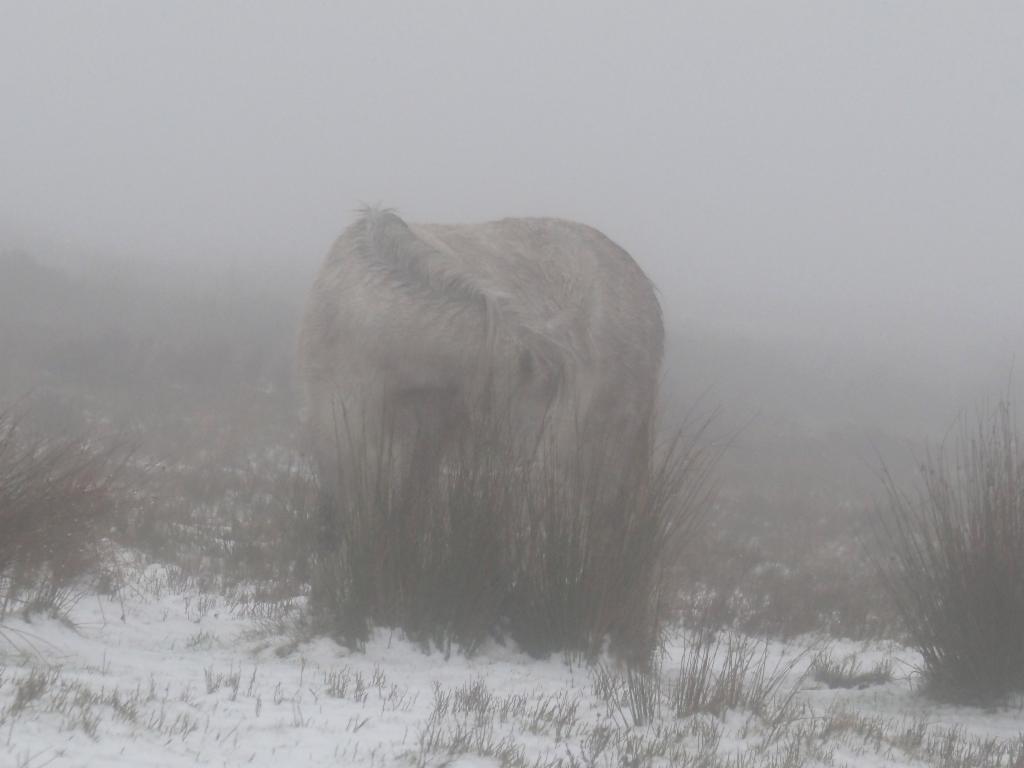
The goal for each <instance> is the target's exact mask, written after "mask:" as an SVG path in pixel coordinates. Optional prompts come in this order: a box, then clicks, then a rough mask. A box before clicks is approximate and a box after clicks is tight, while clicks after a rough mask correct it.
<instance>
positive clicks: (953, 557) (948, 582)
mask: <svg viewBox="0 0 1024 768" xmlns="http://www.w3.org/2000/svg"><path fill="white" fill-rule="evenodd" d="M888 490H889V493H888V498H889V504H888V507H887V514H884V515H881V516H880V518H879V527H878V532H879V533H880V534H881V535H882V536H883V537H884V539H885V543H886V544H887V545H888V547H889V549H888V552H887V554H886V556H884V557H882V558H881V559H880V560H879V562H880V567H881V570H882V573H883V575H884V577H885V582H886V584H887V586H888V588H889V592H890V594H891V595H892V597H893V599H894V602H895V604H896V606H897V608H898V610H899V613H900V615H901V617H902V619H903V621H904V623H905V625H906V627H907V631H908V633H909V636H910V640H911V642H912V644H913V645H914V647H916V648H917V650H918V651H920V653H921V656H922V658H923V662H924V670H923V671H924V674H925V681H926V684H927V689H928V690H929V692H931V693H932V694H933V695H935V696H937V697H940V698H944V699H949V700H958V701H971V702H978V703H984V702H994V701H998V700H999V699H1001V698H1002V697H1004V696H1005V695H1006V694H1008V693H1010V692H1011V691H1021V690H1024V454H1022V452H1021V446H1020V435H1019V431H1018V429H1017V425H1016V420H1015V416H1014V408H1013V407H1012V404H1011V403H1009V402H1003V403H1000V404H999V405H998V406H997V407H996V408H995V409H993V410H992V411H991V412H989V413H986V414H983V415H981V416H979V417H978V418H977V419H976V420H975V421H974V422H972V423H968V422H963V423H962V424H961V425H960V428H959V431H958V432H956V433H955V438H954V439H953V440H952V442H951V443H950V444H948V445H945V446H943V447H942V448H940V450H939V451H937V452H936V453H933V454H931V455H929V457H928V458H927V460H926V461H925V463H924V466H923V467H922V473H921V485H920V488H919V490H918V492H917V494H916V495H908V494H906V493H903V492H901V491H899V490H897V489H896V488H895V484H894V483H892V482H891V481H889V482H888Z"/></svg>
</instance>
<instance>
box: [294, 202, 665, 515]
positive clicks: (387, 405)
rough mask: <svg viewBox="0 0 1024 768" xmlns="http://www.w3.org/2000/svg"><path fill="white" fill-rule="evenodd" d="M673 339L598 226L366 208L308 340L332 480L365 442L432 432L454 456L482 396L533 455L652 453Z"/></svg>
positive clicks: (316, 295)
mask: <svg viewBox="0 0 1024 768" xmlns="http://www.w3.org/2000/svg"><path fill="white" fill-rule="evenodd" d="M663 336H664V329H663V326H662V319H661V308H660V306H659V305H658V300H657V298H656V296H655V291H654V288H653V286H652V284H651V282H650V280H648V278H647V276H646V275H645V274H644V273H643V271H641V269H640V267H639V266H637V264H636V262H635V261H633V259H632V258H631V257H630V256H629V254H627V253H626V252H625V251H624V250H623V249H622V248H620V247H619V246H617V245H616V244H615V243H613V242H612V241H611V240H609V239H608V238H607V237H605V236H604V235H602V234H601V233H600V232H598V231H597V230H595V229H592V228H591V227H587V226H585V225H583V224H577V223H574V222H570V221H564V220H560V219H541V218H538V219H503V220H501V221H494V222H488V223H483V224H471V225H444V224H408V223H406V222H405V221H403V220H402V219H401V218H399V217H398V216H397V215H395V214H394V213H393V212H391V211H387V210H378V209H369V210H366V211H364V212H363V213H362V215H361V216H360V218H359V219H358V220H357V221H356V222H355V223H354V224H352V225H351V226H350V227H349V228H348V229H346V230H345V232H344V233H343V234H342V235H341V237H340V238H339V239H338V240H337V242H335V244H334V246H333V248H332V249H331V251H330V253H329V254H328V256H327V259H326V261H325V262H324V264H323V267H322V268H321V270H320V272H319V275H318V277H317V279H316V282H315V284H314V286H313V289H312V293H311V295H310V298H309V303H308V306H307V309H306V314H305V319H304V323H303V329H302V335H301V342H300V371H301V375H302V378H303V380H304V384H305V394H306V406H305V411H306V414H305V415H306V422H307V425H308V428H309V432H310V434H311V436H312V438H313V440H314V447H315V453H316V457H317V461H318V464H319V468H320V476H321V484H322V485H323V486H324V488H325V491H326V492H327V493H329V494H332V495H333V494H334V493H337V492H339V491H340V492H342V493H344V490H345V486H346V477H348V478H349V479H351V475H350V473H351V472H352V471H353V466H354V462H355V461H356V459H357V457H355V456H354V455H353V452H354V451H356V452H363V453H364V454H365V455H367V456H373V455H374V451H376V450H377V449H378V448H379V446H380V445H381V440H382V439H384V438H386V437H388V436H389V435H390V442H389V445H390V444H391V443H392V442H395V439H396V438H398V441H399V442H400V441H401V440H402V439H404V438H409V439H410V440H412V439H413V437H414V435H416V434H430V435H431V436H432V437H431V442H430V444H429V446H428V448H427V450H428V451H429V452H432V453H433V455H434V457H435V459H436V461H437V462H441V461H443V455H444V452H445V446H446V444H448V438H451V437H455V436H458V434H459V433H460V430H464V429H466V427H467V425H469V424H471V423H472V418H473V416H474V414H477V413H479V412H480V410H481V409H482V408H484V407H485V405H489V406H490V407H494V406H495V405H497V406H498V407H500V408H502V409H503V413H504V414H506V416H507V422H508V424H509V425H510V427H511V430H510V431H509V436H510V439H512V440H514V441H516V443H517V444H518V445H519V446H521V448H522V450H523V452H524V453H526V454H532V456H533V458H534V459H536V458H537V455H538V454H537V452H536V451H537V447H538V446H540V445H550V446H554V448H553V449H552V450H553V451H554V452H556V453H561V454H563V455H571V454H573V453H574V452H575V451H578V450H580V448H581V446H584V445H586V446H589V447H590V448H598V447H600V450H601V451H602V452H604V453H606V454H607V453H609V452H612V453H615V454H616V455H617V457H616V458H615V459H614V461H615V462H618V463H620V464H621V463H622V462H627V461H630V460H633V459H643V460H646V459H647V454H646V451H647V449H648V446H649V441H650V438H651V433H652V430H653V424H652V421H653V409H654V401H655V396H656V392H657V385H658V379H659V376H660V366H661V359H662V349H663ZM385 433H388V434H385ZM542 460H543V459H542ZM435 466H439V463H438V464H435Z"/></svg>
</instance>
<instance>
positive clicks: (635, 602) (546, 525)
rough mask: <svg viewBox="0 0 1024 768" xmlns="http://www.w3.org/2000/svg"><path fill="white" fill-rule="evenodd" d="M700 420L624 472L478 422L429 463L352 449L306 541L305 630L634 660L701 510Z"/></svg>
mask: <svg viewBox="0 0 1024 768" xmlns="http://www.w3.org/2000/svg"><path fill="white" fill-rule="evenodd" d="M705 426H706V424H705V425H704V426H699V427H697V428H695V429H691V430H689V431H682V432H681V433H680V436H679V437H677V439H676V440H675V441H673V442H672V443H671V444H670V445H668V446H667V447H666V448H665V449H664V450H663V451H661V452H659V454H658V455H659V458H658V459H657V460H655V461H654V462H652V463H644V462H636V463H635V466H632V467H629V468H628V469H627V470H625V471H624V472H623V471H622V468H621V467H611V466H608V465H607V464H606V463H604V462H602V460H601V458H600V457H596V458H595V457H594V456H593V455H589V456H588V457H587V458H586V460H584V458H583V457H582V455H572V456H568V457H565V456H558V457H551V454H550V453H549V454H548V456H549V458H550V460H549V461H545V462H539V461H534V462H523V461H521V460H520V459H519V458H518V457H517V456H516V455H515V454H514V452H513V451H512V450H511V449H510V448H509V447H508V446H509V445H511V444H512V442H513V441H511V440H507V439H505V438H506V437H507V434H508V433H507V431H506V429H505V427H504V425H502V424H500V423H498V424H495V423H491V422H489V423H485V424H478V425H475V426H474V427H473V428H471V429H467V430H465V431H464V433H463V434H462V435H461V436H460V437H459V438H458V440H457V444H456V445H454V446H453V448H452V449H451V450H450V451H449V452H448V454H447V458H446V460H445V461H444V463H443V464H442V465H441V466H440V467H436V466H435V467H433V468H432V470H431V471H423V467H422V466H420V467H417V466H416V462H415V461H407V462H405V463H404V464H403V463H402V462H400V461H399V460H398V458H397V457H398V455H399V454H400V453H401V449H402V446H399V445H398V444H397V441H395V440H394V439H393V438H391V439H387V440H384V441H383V442H382V444H380V445H379V446H378V447H377V449H376V451H374V452H373V455H366V454H367V453H369V452H370V451H368V450H366V449H365V447H364V446H353V450H351V451H350V452H349V453H352V454H355V455H357V456H358V457H359V459H358V464H359V466H358V468H357V471H356V472H354V473H353V474H354V475H355V478H354V481H353V483H352V487H351V488H349V489H348V491H349V492H348V493H347V495H346V498H347V501H346V502H345V503H343V504H335V505H332V506H329V507H327V508H326V509H325V516H326V518H327V520H326V526H325V527H326V529H327V530H329V531H333V532H334V534H332V535H331V536H329V537H328V540H329V541H330V542H331V543H330V545H329V546H320V547H316V548H314V551H316V552H317V557H316V565H315V571H314V578H313V585H312V594H311V602H312V608H313V615H314V617H315V619H316V623H317V626H318V627H319V628H320V629H322V630H324V631H327V632H330V633H332V634H334V635H336V636H338V637H339V639H342V640H343V641H345V642H347V643H349V644H354V645H359V644H360V643H361V642H363V641H364V640H365V639H366V637H367V636H368V632H369V628H370V627H371V626H372V625H382V626H390V627H397V628H400V629H402V630H403V631H404V632H405V633H406V634H407V635H408V636H409V637H410V638H412V639H414V640H416V641H419V642H422V643H424V644H434V645H436V646H439V647H441V648H444V649H446V650H450V649H451V647H452V645H453V644H454V645H458V646H461V648H462V649H463V650H464V651H466V652H472V651H473V650H474V649H476V648H477V647H478V646H479V645H480V643H482V642H483V641H484V640H486V639H488V638H489V637H494V638H498V639H501V638H506V637H507V638H511V639H512V640H514V641H515V642H516V643H517V644H518V645H519V646H520V647H521V648H522V649H523V650H525V651H527V652H529V653H531V654H533V655H536V656H545V655H547V654H550V653H553V652H557V651H565V652H568V653H570V654H580V655H582V656H584V657H587V658H593V657H595V656H596V655H598V654H600V653H601V652H602V651H603V650H604V649H605V647H606V644H607V645H609V647H610V648H611V649H612V650H613V651H614V652H616V653H617V654H619V655H620V656H622V657H624V658H627V659H628V660H631V661H636V662H638V663H646V661H647V660H649V658H650V655H651V653H652V651H653V650H654V648H655V647H656V645H657V644H658V642H659V640H660V632H661V630H662V622H663V620H664V618H665V610H666V598H667V597H668V590H667V589H666V569H667V566H668V565H670V564H671V563H672V562H673V560H674V559H675V558H676V556H677V555H678V552H679V551H680V547H681V546H682V545H684V544H685V543H686V541H687V540H688V539H689V538H691V535H692V533H693V532H694V530H695V526H696V525H697V524H698V523H699V522H700V521H701V519H702V516H703V515H704V513H705V512H706V511H707V509H708V504H707V503H706V502H707V494H708V492H709V485H708V482H707V481H708V476H709V470H710V468H711V465H712V462H713V459H714V451H713V450H712V449H711V448H710V447H709V446H708V445H707V444H705V442H704V440H703V437H704V434H705V431H706V430H705V428H704V427H705ZM420 439H422V440H426V441H427V443H428V444H431V441H430V436H421V437H420ZM358 448H363V450H356V449H358ZM649 448H650V447H649V446H638V450H641V451H644V450H648V449H649ZM577 453H578V454H582V451H577ZM414 455H415V454H414ZM641 455H642V454H641Z"/></svg>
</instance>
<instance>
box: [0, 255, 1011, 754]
mask: <svg viewBox="0 0 1024 768" xmlns="http://www.w3.org/2000/svg"><path fill="white" fill-rule="evenodd" d="M4 268H5V270H6V272H5V274H7V275H11V276H13V277H12V279H11V280H10V281H6V282H4V283H2V284H0V294H3V295H0V299H3V300H0V331H2V332H0V355H2V357H3V359H4V360H5V361H6V364H5V365H4V366H3V368H2V369H0V374H2V377H3V382H2V384H3V388H2V390H0V392H2V393H3V400H4V402H5V403H8V404H9V405H7V406H6V410H4V411H3V415H2V416H0V764H3V765H8V764H9V765H14V766H26V767H32V768H35V767H37V766H43V765H135V764H147V763H149V764H158V765H179V764H180V765H195V764H225V763H226V764H241V763H250V762H251V763H252V764H254V765H260V764H271V763H278V764H279V763H281V762H282V761H283V762H285V763H286V764H306V765H318V764H323V765H367V766H369V765H414V766H416V765H422V766H428V765H505V766H534V765H536V766H588V765H594V766H621V765H629V766H634V765H635V766H642V765H702V766H719V765H721V766H735V767H736V768H745V767H746V766H750V767H751V768H754V766H761V765H764V766H779V767H782V766H800V765H825V766H842V765H862V764H863V765H869V764H870V765H883V764H884V765H893V764H917V765H934V766H948V767H949V768H973V767H974V766H978V767H979V768H981V767H983V766H993V767H994V766H1006V767H1007V768H1011V767H1014V768H1015V767H1016V766H1019V765H1020V764H1021V763H1022V761H1024V741H1022V738H1021V725H1020V711H1021V707H1022V706H1024V699H1022V698H1021V691H1022V689H1024V679H1022V678H1021V677H1020V676H1019V674H1018V672H1019V671H1020V670H1022V669H1024V641H1022V640H1021V638H1024V575H1022V571H1021V565H1020V564H1021V563H1022V562H1024V475H1022V474H1021V457H1020V455H1019V448H1018V445H1019V443H1018V432H1017V429H1016V423H1015V420H1014V414H1013V411H1012V408H1011V407H1010V405H1009V404H1005V405H1001V406H998V407H996V408H993V409H987V410H986V409H982V410H981V411H980V413H979V415H978V416H977V418H976V419H974V420H965V421H963V422H962V424H963V426H962V428H960V429H959V431H954V432H953V433H952V436H951V437H949V438H948V439H947V440H946V441H945V442H944V443H942V444H941V445H940V444H936V446H935V448H934V450H933V451H932V453H931V454H930V455H929V454H925V456H926V461H925V462H924V467H923V470H920V471H919V468H917V467H914V466H913V463H912V462H906V463H903V462H901V460H900V459H899V458H898V457H899V455H900V454H899V452H898V451H893V450H892V448H893V444H894V443H896V442H898V441H896V440H895V438H893V439H891V440H890V439H889V438H886V437H885V436H884V434H883V435H882V436H880V437H879V439H878V440H877V441H876V444H877V445H878V447H879V451H880V452H881V453H883V454H884V458H885V459H886V463H885V465H886V466H888V467H889V473H888V475H882V476H874V477H872V478H871V480H872V483H873V485H871V486H870V488H869V489H868V490H866V491H865V486H861V485H857V484H856V483H853V482H850V483H849V484H848V485H845V486H844V485H843V483H842V482H840V481H839V480H836V478H838V477H842V478H848V476H849V474H850V473H851V472H852V471H853V470H850V469H849V467H850V466H853V465H854V462H853V461H850V457H849V454H844V453H843V450H844V447H843V446H844V445H845V442H844V441H850V440H853V438H852V437H851V436H850V434H849V433H841V432H840V433H832V434H831V437H822V435H823V434H824V435H828V432H827V431H822V430H817V431H815V430H810V429H808V430H807V431H805V432H802V433H795V434H791V435H789V436H788V437H783V438H779V439H778V441H777V442H776V443H775V444H774V449H771V448H769V449H767V450H763V451H762V450H761V449H762V448H763V446H764V443H763V442H762V441H763V440H764V436H765V432H763V431H760V432H759V431H757V430H756V429H755V430H753V431H752V432H751V433H749V435H747V434H744V433H740V434H739V435H737V434H736V433H735V431H734V430H733V429H732V427H731V426H729V425H728V424H723V421H722V418H721V417H719V418H718V419H717V420H716V419H710V420H709V418H708V417H707V415H706V414H704V415H701V409H700V408H697V409H695V410H694V409H692V408H691V409H690V410H689V413H690V414H691V418H690V419H689V421H687V420H686V419H684V418H682V417H681V415H680V414H681V412H682V411H683V410H685V409H684V408H683V407H681V406H679V405H678V402H679V401H683V402H684V403H685V402H687V401H691V402H692V400H691V399H690V398H689V397H688V394H689V393H687V392H685V388H684V387H682V386H681V385H680V386H679V387H676V385H675V384H674V381H675V379H674V378H673V374H672V372H671V369H670V374H669V378H668V380H667V381H666V385H665V390H666V398H667V399H666V403H665V407H664V414H663V422H664V423H665V424H666V425H669V424H672V425H676V426H679V427H681V432H680V433H679V438H678V439H677V440H673V435H674V434H675V432H674V430H673V429H669V428H668V427H667V426H666V429H665V430H664V432H665V434H664V435H663V436H662V437H661V438H660V439H659V446H660V449H659V453H658V455H659V461H658V462H656V463H655V466H654V467H653V468H652V469H651V470H650V471H649V472H647V473H646V474H643V475H641V476H637V477H635V478H634V479H633V481H632V483H631V484H630V485H629V486H628V489H627V491H626V492H625V493H623V494H621V495H619V496H616V497H614V498H612V499H609V498H608V497H607V496H606V495H604V494H598V493H595V492H594V488H595V487H597V486H596V485H595V483H597V482H598V481H597V480H596V479H594V478H592V477H589V476H587V475H586V474H584V475H581V476H578V477H576V478H575V480H574V483H573V484H570V485H568V486H566V485H561V484H559V483H557V482H555V481H554V480H553V479H552V478H551V477H549V476H547V475H545V473H544V472H543V471H542V470H534V471H532V472H525V473H524V472H523V471H522V469H521V468H519V467H515V466H513V465H512V464H511V463H509V462H508V461H505V457H503V456H502V455H501V453H500V450H499V449H494V448H493V446H494V445H495V444H499V445H500V441H494V440H483V441H482V442H480V443H475V444H474V443H472V442H470V443H469V444H467V445H466V446H465V447H464V448H465V450H462V451H460V452H457V455H458V457H459V458H458V460H457V461H456V462H455V463H454V464H453V465H452V467H451V468H450V469H449V471H447V472H445V473H443V475H442V477H440V478H434V479H433V480H432V481H430V482H426V481H424V480H423V479H422V478H417V477H413V476H409V477H403V478H400V482H397V483H395V482H392V480H393V478H391V472H390V471H389V470H388V468H387V463H386V461H383V459H382V456H384V455H386V452H385V453H384V454H382V456H381V457H368V460H367V463H366V465H365V470H366V471H365V474H364V478H363V480H364V489H365V493H364V494H363V495H362V496H361V498H362V500H363V501H362V503H363V504H364V506H363V507H362V508H361V509H360V510H358V515H357V517H356V519H357V521H358V522H359V524H358V525H356V526H354V527H353V528H352V529H351V530H350V534H349V538H348V539H347V540H346V541H345V542H343V545H342V546H334V547H330V548H325V547H323V546H322V541H321V536H322V531H323V528H322V522H323V521H322V519H321V517H320V515H319V511H318V501H319V493H318V489H317V486H316V479H315V477H314V473H313V472H312V471H311V468H310V466H309V465H308V462H307V459H306V457H305V454H304V453H303V451H302V450H300V443H299V440H298V438H297V435H296V430H295V425H294V423H293V421H292V414H294V411H295V402H294V396H293V393H292V390H291V384H290V382H291V373H290V366H291V363H290V354H291V353H290V352H289V350H290V349H291V347H292V345H293V344H294V335H293V333H292V330H290V329H294V316H295V315H294V312H293V310H294V307H292V306H291V305H289V304H287V303H281V302H279V303H275V301H276V300H273V294H267V293H261V292H260V291H259V290H255V289H253V290H249V289H246V288H244V287H241V288H238V290H237V292H235V293H230V292H229V293H227V294H225V293H224V292H222V291H221V292H211V294H210V295H203V294H202V293H199V294H196V293H192V292H190V291H189V290H186V289H184V288H176V287H174V286H173V285H171V286H168V285H166V284H164V285H161V286H160V287H159V288H157V287H150V288H147V287H146V286H145V285H142V284H133V285H132V290H130V291H128V290H124V287H123V286H118V285H117V283H116V282H111V281H96V282H90V281H89V280H88V279H85V278H72V277H69V276H67V275H65V274H63V273H61V272H59V271H56V270H52V269H49V268H44V267H42V266H40V265H39V264H37V263H35V262H34V261H32V260H31V259H27V258H21V259H12V260H11V262H10V267H9V269H8V268H7V266H5V267H4ZM123 279H124V280H127V281H130V280H132V279H133V278H131V277H130V276H125V277H124V278H123ZM57 306H59V307H60V308H61V311H59V312H57V311H54V307H57ZM677 352H678V350H677ZM29 382H35V383H36V386H35V388H34V389H33V391H32V392H31V393H30V394H29V395H28V396H21V395H22V393H24V392H25V391H27V390H28V389H29V387H28V386H27V384H28V383H29ZM40 382H41V383H40ZM794 386H797V385H794ZM674 394H675V395H678V398H677V399H673V395H674ZM794 397H797V399H799V397H800V396H799V394H797V395H794ZM808 408H809V409H813V404H808ZM695 414H696V415H695ZM476 437H477V438H480V437H486V433H482V434H481V435H477V436H476ZM748 437H749V439H748ZM904 447H905V446H904ZM907 451H908V452H910V449H909V448H907ZM894 456H895V457H896V458H895V459H893V458H892V457H894ZM370 459H373V460H372V461H371V460H370ZM748 460H749V462H748ZM786 462H789V464H786ZM907 464H909V465H910V466H909V468H908V466H907ZM741 465H746V466H747V468H748V469H747V472H746V474H744V473H742V472H739V471H738V470H737V467H738V466H741ZM780 467H788V470H787V471H786V472H781V471H780V469H779V468H780ZM383 478H388V481H387V482H385V481H384V479H383ZM712 480H713V482H712ZM713 491H714V493H712V492H713Z"/></svg>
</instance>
